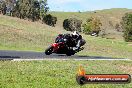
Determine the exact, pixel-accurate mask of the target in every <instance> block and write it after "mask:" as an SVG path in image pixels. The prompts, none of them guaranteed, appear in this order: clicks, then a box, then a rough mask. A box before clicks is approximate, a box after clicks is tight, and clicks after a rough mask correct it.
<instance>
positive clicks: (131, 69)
mask: <svg viewBox="0 0 132 88" xmlns="http://www.w3.org/2000/svg"><path fill="white" fill-rule="evenodd" d="M118 69H119V70H121V71H123V72H125V73H128V74H131V75H132V66H128V65H119V66H118Z"/></svg>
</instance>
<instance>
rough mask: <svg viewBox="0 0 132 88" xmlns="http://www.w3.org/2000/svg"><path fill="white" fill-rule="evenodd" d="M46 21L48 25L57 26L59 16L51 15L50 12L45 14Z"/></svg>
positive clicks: (44, 20) (44, 19)
mask: <svg viewBox="0 0 132 88" xmlns="http://www.w3.org/2000/svg"><path fill="white" fill-rule="evenodd" d="M42 21H43V22H44V23H46V24H47V25H49V26H53V27H54V26H55V24H56V21H57V17H54V16H52V15H50V14H48V15H45V16H44V17H43V20H42Z"/></svg>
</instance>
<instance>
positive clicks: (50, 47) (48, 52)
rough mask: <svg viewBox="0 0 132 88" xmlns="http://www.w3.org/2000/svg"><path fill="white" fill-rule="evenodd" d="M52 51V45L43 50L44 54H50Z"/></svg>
mask: <svg viewBox="0 0 132 88" xmlns="http://www.w3.org/2000/svg"><path fill="white" fill-rule="evenodd" d="M52 52H53V47H52V46H49V47H48V48H47V49H46V50H45V54H46V55H50V54H52Z"/></svg>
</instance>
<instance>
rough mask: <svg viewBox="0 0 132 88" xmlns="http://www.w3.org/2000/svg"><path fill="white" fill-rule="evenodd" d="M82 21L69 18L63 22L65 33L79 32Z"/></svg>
mask: <svg viewBox="0 0 132 88" xmlns="http://www.w3.org/2000/svg"><path fill="white" fill-rule="evenodd" d="M81 25H82V21H81V20H78V19H76V18H69V19H65V20H64V21H63V28H64V29H65V30H67V31H78V32H81Z"/></svg>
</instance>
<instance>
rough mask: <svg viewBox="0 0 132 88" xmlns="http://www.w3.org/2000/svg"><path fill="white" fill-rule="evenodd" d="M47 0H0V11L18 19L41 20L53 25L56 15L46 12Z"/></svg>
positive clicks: (47, 9)
mask: <svg viewBox="0 0 132 88" xmlns="http://www.w3.org/2000/svg"><path fill="white" fill-rule="evenodd" d="M48 11H49V7H48V4H47V0H0V13H1V14H3V15H9V16H12V17H18V18H20V19H28V20H31V21H33V22H34V21H38V20H42V22H44V23H46V24H48V25H50V26H54V24H55V23H56V21H57V18H56V17H53V16H52V15H50V14H47V12H48Z"/></svg>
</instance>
